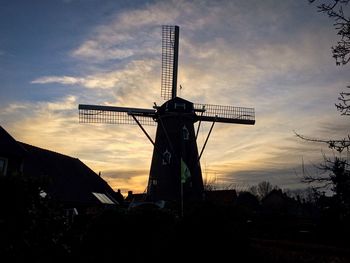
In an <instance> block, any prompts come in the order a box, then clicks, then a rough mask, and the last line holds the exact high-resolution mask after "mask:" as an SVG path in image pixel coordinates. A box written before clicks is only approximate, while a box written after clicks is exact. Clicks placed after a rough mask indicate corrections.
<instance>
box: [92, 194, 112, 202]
mask: <svg viewBox="0 0 350 263" xmlns="http://www.w3.org/2000/svg"><path fill="white" fill-rule="evenodd" d="M92 194H93V195H94V196H95V197H96V198H97V199H98V200H99V201H100V202H101V203H102V204H108V205H114V204H115V203H114V202H113V201H112V200H111V199H110V198H109V197H108V196H107V195H105V194H102V193H94V192H92Z"/></svg>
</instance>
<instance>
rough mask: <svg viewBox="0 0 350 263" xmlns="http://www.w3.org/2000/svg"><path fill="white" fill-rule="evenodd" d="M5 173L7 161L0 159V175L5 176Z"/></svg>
mask: <svg viewBox="0 0 350 263" xmlns="http://www.w3.org/2000/svg"><path fill="white" fill-rule="evenodd" d="M6 171H7V159H6V158H1V157H0V175H6Z"/></svg>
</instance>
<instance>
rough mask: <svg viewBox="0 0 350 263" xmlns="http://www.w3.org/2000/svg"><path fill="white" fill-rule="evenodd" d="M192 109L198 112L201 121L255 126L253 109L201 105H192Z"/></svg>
mask: <svg viewBox="0 0 350 263" xmlns="http://www.w3.org/2000/svg"><path fill="white" fill-rule="evenodd" d="M193 107H194V110H195V111H197V112H198V114H197V115H198V116H199V119H200V120H202V121H216V122H224V123H240V124H255V111H254V108H245V107H234V106H223V105H214V104H201V103H194V104H193ZM199 112H200V113H199Z"/></svg>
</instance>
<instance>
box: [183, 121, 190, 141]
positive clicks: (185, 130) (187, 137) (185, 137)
mask: <svg viewBox="0 0 350 263" xmlns="http://www.w3.org/2000/svg"><path fill="white" fill-rule="evenodd" d="M182 136H183V138H184V140H185V141H188V140H189V139H190V133H189V132H188V129H187V127H186V125H184V126H183V127H182Z"/></svg>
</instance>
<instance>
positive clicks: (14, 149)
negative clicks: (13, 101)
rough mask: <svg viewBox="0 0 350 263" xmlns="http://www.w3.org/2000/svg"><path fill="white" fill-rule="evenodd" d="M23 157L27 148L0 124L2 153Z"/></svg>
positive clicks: (0, 150) (0, 149)
mask: <svg viewBox="0 0 350 263" xmlns="http://www.w3.org/2000/svg"><path fill="white" fill-rule="evenodd" d="M1 154H4V155H6V156H16V157H23V156H24V155H25V154H26V150H25V149H24V148H23V147H22V146H21V145H20V144H18V143H17V141H16V140H15V139H14V138H13V137H12V136H11V135H10V134H9V133H8V132H7V131H6V130H5V129H4V128H3V127H1V126H0V155H1Z"/></svg>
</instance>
